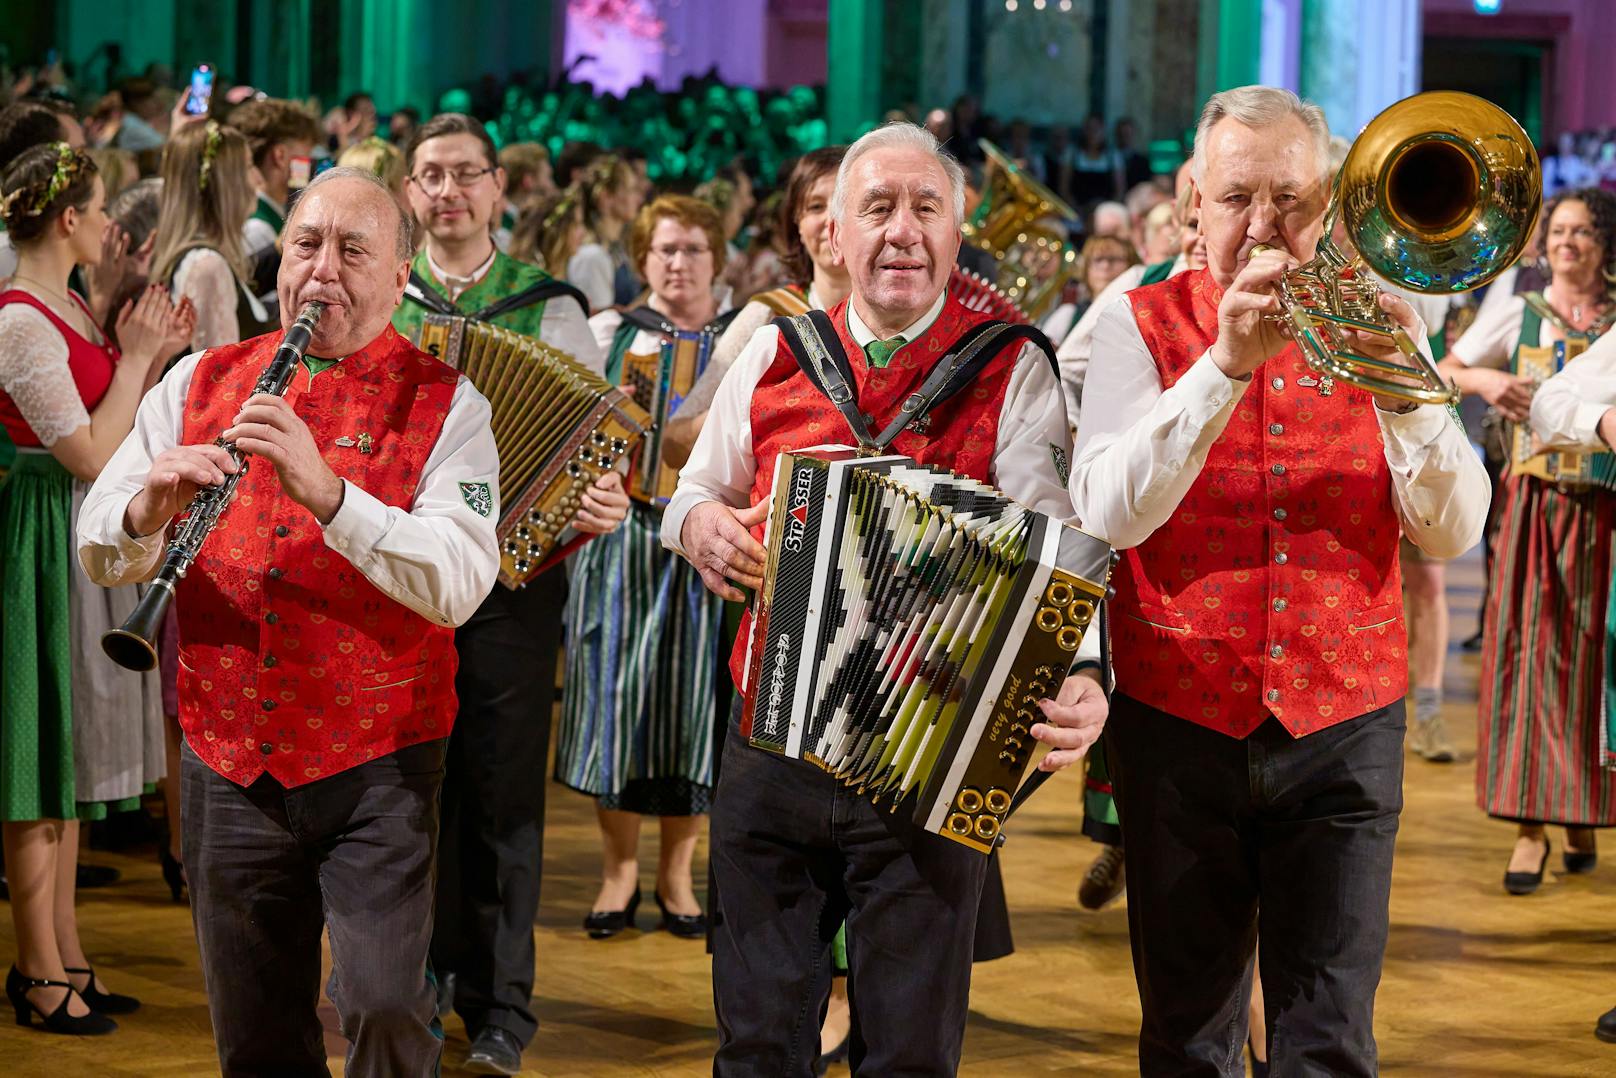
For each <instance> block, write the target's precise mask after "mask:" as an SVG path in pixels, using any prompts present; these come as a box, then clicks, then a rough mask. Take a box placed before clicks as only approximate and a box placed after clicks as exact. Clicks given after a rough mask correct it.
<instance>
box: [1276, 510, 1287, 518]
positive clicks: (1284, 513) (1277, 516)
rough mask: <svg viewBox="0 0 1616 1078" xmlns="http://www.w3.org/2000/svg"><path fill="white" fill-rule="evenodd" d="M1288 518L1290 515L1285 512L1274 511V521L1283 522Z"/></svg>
mask: <svg viewBox="0 0 1616 1078" xmlns="http://www.w3.org/2000/svg"><path fill="white" fill-rule="evenodd" d="M1288 516H1290V514H1289V513H1287V512H1285V510H1283V509H1275V510H1274V519H1275V520H1284V519H1285V518H1286V517H1288Z"/></svg>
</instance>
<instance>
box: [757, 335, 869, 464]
mask: <svg viewBox="0 0 1616 1078" xmlns="http://www.w3.org/2000/svg"><path fill="white" fill-rule="evenodd" d="M771 324H772V325H773V326H774V327H775V328H776V329H778V330H779V331H780V333H781V335H782V336H783V337H785V340H786V344H787V345H788V346H789V347H790V348H791V355H792V357H793V358H794V359H796V361H797V366H798V367H800V368H801V369H802V373H804V374H806V375H807V376H808V380H809V381H810V382H812V383H813V384H814V387H815V388H816V389H818V390H819V391H820V392H821V393H823V394H825V396H826V397H827V398H829V400H830V402H831V403H832V404H834V405H835V406H836V409H837V410H838V411H839V412H841V413H842V418H844V419H846V420H847V427H848V429H849V430H851V431H852V432H853V437H854V439H855V440H857V442H858V444H859V448H861V449H875V448H877V444H876V439H875V436H874V435H873V434H872V433H871V432H870V425H869V424H868V423H866V422H865V421H864V416H863V414H862V413H861V412H860V411H859V410H858V394H857V393H856V392H854V389H853V386H854V384H855V382H854V378H853V364H852V361H850V360H849V359H848V358H847V350H846V349H845V348H843V347H842V339H841V338H840V337H839V336H837V335H836V326H835V325H834V323H832V322H831V320H830V315H828V314H826V313H825V312H824V311H807V312H805V313H803V314H797V315H791V316H789V317H787V316H782V317H779V318H776V319H774V321H773V322H772V323H771Z"/></svg>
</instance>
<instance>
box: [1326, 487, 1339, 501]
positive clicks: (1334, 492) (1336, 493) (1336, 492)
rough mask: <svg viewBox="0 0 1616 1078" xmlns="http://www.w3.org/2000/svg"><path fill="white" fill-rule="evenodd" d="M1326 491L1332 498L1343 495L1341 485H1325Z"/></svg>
mask: <svg viewBox="0 0 1616 1078" xmlns="http://www.w3.org/2000/svg"><path fill="white" fill-rule="evenodd" d="M1324 493H1326V494H1328V495H1329V496H1330V497H1332V498H1339V497H1341V487H1339V486H1328V487H1325V488H1324Z"/></svg>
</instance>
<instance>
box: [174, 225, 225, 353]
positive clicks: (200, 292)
mask: <svg viewBox="0 0 1616 1078" xmlns="http://www.w3.org/2000/svg"><path fill="white" fill-rule="evenodd" d="M240 287H241V286H240V285H239V284H238V283H237V282H236V275H235V274H234V273H232V272H230V263H228V262H226V261H225V260H224V256H223V255H221V254H220V253H219V252H217V251H213V250H208V249H206V248H203V249H200V250H196V251H192V252H191V253H190V254H188V255H186V256H185V257H184V258H182V259H180V264H179V268H178V269H177V270H175V271H174V299H175V300H176V301H178V300H180V299H182V298H185V297H189V298H190V300H191V305H192V306H193V307H195V308H196V329H195V330H193V331H192V333H191V347H192V348H195V349H198V350H202V349H207V348H217V347H219V346H220V345H222V344H235V343H236V342H237V341H239V340H241V323H240V322H238V321H237V319H236V302H237V301H236V292H237V291H238V290H239V289H240Z"/></svg>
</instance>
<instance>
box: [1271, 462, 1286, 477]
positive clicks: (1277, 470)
mask: <svg viewBox="0 0 1616 1078" xmlns="http://www.w3.org/2000/svg"><path fill="white" fill-rule="evenodd" d="M1270 470H1271V471H1272V472H1273V473H1274V474H1275V475H1284V474H1285V465H1283V464H1276V465H1274V466H1273V468H1272V469H1270Z"/></svg>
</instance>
